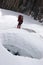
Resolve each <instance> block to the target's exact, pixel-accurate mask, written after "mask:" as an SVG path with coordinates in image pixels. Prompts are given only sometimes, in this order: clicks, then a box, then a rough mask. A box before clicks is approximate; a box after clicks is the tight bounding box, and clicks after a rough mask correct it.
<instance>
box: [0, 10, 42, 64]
mask: <svg viewBox="0 0 43 65" xmlns="http://www.w3.org/2000/svg"><path fill="white" fill-rule="evenodd" d="M19 14H21V13H16V12H12V11H8V10H3V9H0V65H29V64H30V65H43V26H42V24H43V23H39V22H38V21H35V20H33V18H32V17H31V16H27V15H24V14H22V15H23V16H24V23H23V24H22V27H21V29H17V28H16V26H17V17H18V15H19ZM4 47H5V48H4ZM7 50H10V52H11V53H12V54H11V53H10V52H9V51H7ZM16 52H18V53H19V54H18V55H20V56H15V55H13V54H15V53H16ZM23 56H24V57H23ZM25 56H26V57H25ZM30 57H31V58H30ZM33 58H34V59H33ZM35 58H37V59H35Z"/></svg>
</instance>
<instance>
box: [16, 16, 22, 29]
mask: <svg viewBox="0 0 43 65" xmlns="http://www.w3.org/2000/svg"><path fill="white" fill-rule="evenodd" d="M22 23H23V16H22V15H19V16H18V25H17V28H21V24H22Z"/></svg>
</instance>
